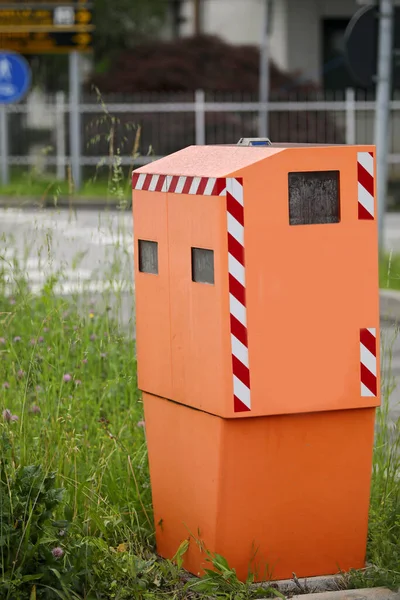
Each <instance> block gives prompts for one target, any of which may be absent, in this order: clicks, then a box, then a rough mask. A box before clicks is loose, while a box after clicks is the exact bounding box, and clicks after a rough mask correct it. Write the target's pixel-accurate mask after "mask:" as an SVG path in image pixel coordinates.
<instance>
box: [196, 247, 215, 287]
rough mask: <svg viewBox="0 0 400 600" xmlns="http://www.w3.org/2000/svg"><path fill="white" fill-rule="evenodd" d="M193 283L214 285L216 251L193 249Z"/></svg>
mask: <svg viewBox="0 0 400 600" xmlns="http://www.w3.org/2000/svg"><path fill="white" fill-rule="evenodd" d="M192 281H195V282H197V283H212V284H213V283H214V251H213V250H205V249H204V248H192Z"/></svg>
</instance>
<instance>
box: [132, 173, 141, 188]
mask: <svg viewBox="0 0 400 600" xmlns="http://www.w3.org/2000/svg"><path fill="white" fill-rule="evenodd" d="M139 175H140V173H132V188H133V189H135V188H136V185H137V182H138V179H139Z"/></svg>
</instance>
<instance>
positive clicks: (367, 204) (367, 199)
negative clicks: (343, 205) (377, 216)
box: [358, 183, 374, 216]
mask: <svg viewBox="0 0 400 600" xmlns="http://www.w3.org/2000/svg"><path fill="white" fill-rule="evenodd" d="M358 201H359V203H360V204H362V206H363V207H364V208H365V210H367V211H368V212H369V213H370V215H372V216H374V197H373V196H371V194H370V193H369V192H368V191H367V190H366V189H365V187H363V186H362V185H361V183H358Z"/></svg>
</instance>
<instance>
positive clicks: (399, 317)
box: [379, 289, 400, 322]
mask: <svg viewBox="0 0 400 600" xmlns="http://www.w3.org/2000/svg"><path fill="white" fill-rule="evenodd" d="M379 302H380V316H381V318H383V319H388V320H390V321H399V322H400V292H399V291H397V290H382V289H381V290H379Z"/></svg>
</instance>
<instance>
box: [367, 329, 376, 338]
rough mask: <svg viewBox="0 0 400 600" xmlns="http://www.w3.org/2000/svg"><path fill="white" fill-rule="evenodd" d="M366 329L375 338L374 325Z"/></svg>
mask: <svg viewBox="0 0 400 600" xmlns="http://www.w3.org/2000/svg"><path fill="white" fill-rule="evenodd" d="M367 331H369V332H370V334H371V335H373V336H374V338H376V328H375V327H371V328H369V329H367Z"/></svg>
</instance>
